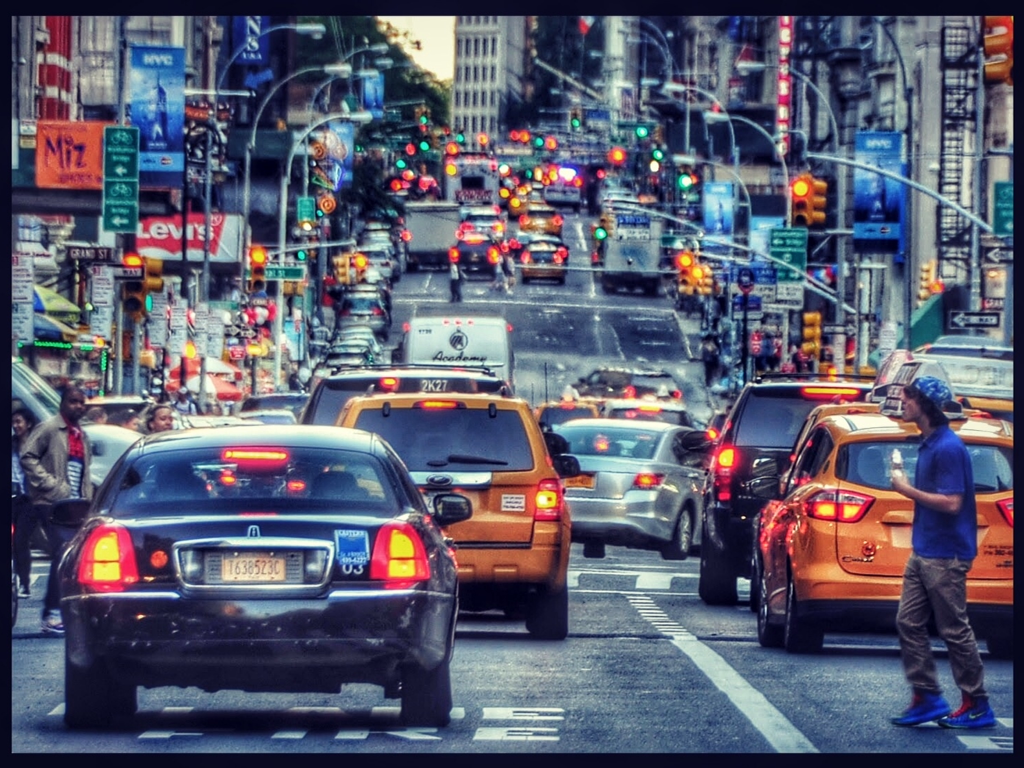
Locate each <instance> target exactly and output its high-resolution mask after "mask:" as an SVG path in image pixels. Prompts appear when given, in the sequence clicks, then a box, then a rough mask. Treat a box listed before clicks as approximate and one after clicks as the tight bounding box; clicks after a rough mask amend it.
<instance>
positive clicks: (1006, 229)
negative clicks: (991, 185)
mask: <svg viewBox="0 0 1024 768" xmlns="http://www.w3.org/2000/svg"><path fill="white" fill-rule="evenodd" d="M993 191H994V195H993V196H994V197H995V200H994V202H993V206H992V209H993V210H992V233H993V234H994V235H995V236H996V237H1013V182H1012V181H997V182H996V183H995V189H994V190H993Z"/></svg>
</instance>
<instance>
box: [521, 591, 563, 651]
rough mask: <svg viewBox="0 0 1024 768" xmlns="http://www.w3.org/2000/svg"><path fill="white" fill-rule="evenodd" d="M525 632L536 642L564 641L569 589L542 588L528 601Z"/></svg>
mask: <svg viewBox="0 0 1024 768" xmlns="http://www.w3.org/2000/svg"><path fill="white" fill-rule="evenodd" d="M526 631H527V632H529V633H530V634H531V635H533V636H534V637H536V638H537V639H538V640H565V638H566V637H567V636H568V635H569V588H568V587H562V588H561V589H550V588H548V587H542V588H541V589H540V590H539V591H538V592H537V594H535V595H533V597H532V598H531V599H530V604H529V607H528V608H527V612H526Z"/></svg>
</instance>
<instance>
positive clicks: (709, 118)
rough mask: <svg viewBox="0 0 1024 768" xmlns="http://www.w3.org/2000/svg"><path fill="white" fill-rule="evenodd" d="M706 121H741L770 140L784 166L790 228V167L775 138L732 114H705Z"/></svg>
mask: <svg viewBox="0 0 1024 768" xmlns="http://www.w3.org/2000/svg"><path fill="white" fill-rule="evenodd" d="M704 120H705V121H706V122H709V123H713V122H716V121H720V120H728V121H729V122H730V124H731V123H732V121H733V120H739V121H740V122H741V123H744V124H745V125H749V126H751V127H752V128H754V129H756V130H757V131H758V132H760V133H761V135H762V136H764V137H765V138H766V139H768V143H769V144H771V145H772V151H773V152H774V154H775V156H776V157H777V158H778V160H779V164H780V165H781V166H782V183H783V188H784V190H785V191H784V196H785V198H786V226H787V227H788V226H789V225H790V224H791V221H790V217H791V215H792V213H791V211H790V210H789V208H790V190H789V166H788V165H786V158H785V157H784V156H783V154H782V152H780V151H779V144H778V142H777V141H776V140H775V138H774V137H773V136H772V135H771V134H770V133H768V131H766V130H765V129H764V128H762V127H761V126H760V125H758V124H757V123H755V122H754V121H753V120H750V119H749V118H746V117H743V115H730V114H728V113H726V112H705V113H704ZM733 135H734V137H735V134H733Z"/></svg>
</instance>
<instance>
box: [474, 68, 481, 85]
mask: <svg viewBox="0 0 1024 768" xmlns="http://www.w3.org/2000/svg"><path fill="white" fill-rule="evenodd" d="M473 82H474V83H479V82H480V67H477V66H474V67H473Z"/></svg>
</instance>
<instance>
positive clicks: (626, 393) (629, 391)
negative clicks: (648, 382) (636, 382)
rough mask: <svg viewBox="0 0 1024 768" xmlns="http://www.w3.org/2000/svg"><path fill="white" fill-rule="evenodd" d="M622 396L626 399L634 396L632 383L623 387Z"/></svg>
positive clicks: (634, 391) (634, 389)
mask: <svg viewBox="0 0 1024 768" xmlns="http://www.w3.org/2000/svg"><path fill="white" fill-rule="evenodd" d="M622 396H623V397H624V398H626V399H627V400H632V399H633V398H635V397H636V387H634V386H633V385H632V384H627V385H626V386H625V388H624V389H623V390H622Z"/></svg>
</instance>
